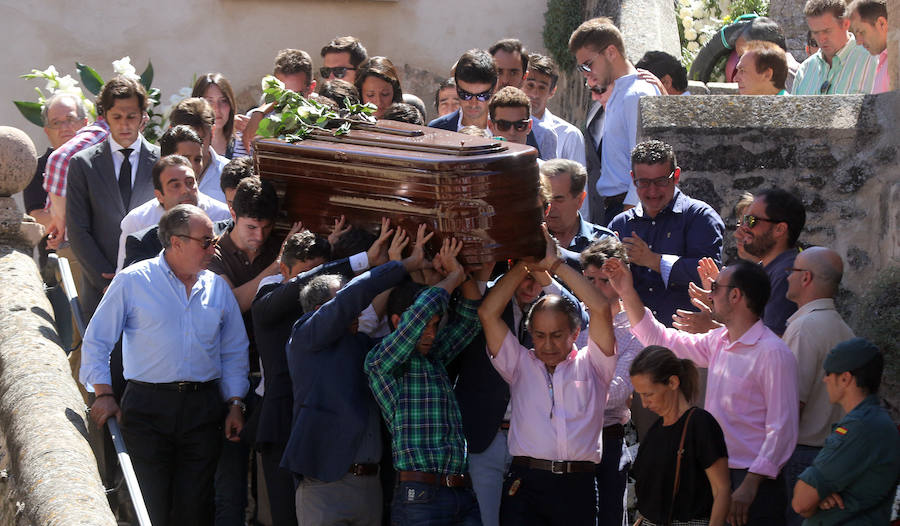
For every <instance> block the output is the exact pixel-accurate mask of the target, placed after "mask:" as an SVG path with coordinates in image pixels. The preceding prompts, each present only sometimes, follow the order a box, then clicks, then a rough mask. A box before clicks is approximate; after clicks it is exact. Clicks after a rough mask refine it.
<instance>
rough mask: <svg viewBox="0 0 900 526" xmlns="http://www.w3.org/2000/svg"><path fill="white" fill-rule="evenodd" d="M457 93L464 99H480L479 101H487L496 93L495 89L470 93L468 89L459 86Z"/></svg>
mask: <svg viewBox="0 0 900 526" xmlns="http://www.w3.org/2000/svg"><path fill="white" fill-rule="evenodd" d="M456 94H457V95H459V98H460V99H462V100H472V99H478V102H486V101H487V100H488V99H490V98H491V95H493V94H494V90H493V89H489V90H487V91H482V92H481V93H469V92H468V91H466V90H464V89H462V88H460V87H459V86H457V87H456Z"/></svg>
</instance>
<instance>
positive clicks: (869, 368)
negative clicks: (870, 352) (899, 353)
mask: <svg viewBox="0 0 900 526" xmlns="http://www.w3.org/2000/svg"><path fill="white" fill-rule="evenodd" d="M883 373H884V354H883V353H882V352H881V351H879V352H877V353H875V356H873V357H872V359H871V360H869V361H868V362H866V364H865V365H863V366H862V367H859V368H857V369H854V370H852V371H850V374H851V375H852V376H853V378H855V379H856V385H857V387H859V388H860V389H862V390H863V391H865V392H866V393H868V394H875V393H877V392H878V389H879V388H880V387H881V376H882V374H883Z"/></svg>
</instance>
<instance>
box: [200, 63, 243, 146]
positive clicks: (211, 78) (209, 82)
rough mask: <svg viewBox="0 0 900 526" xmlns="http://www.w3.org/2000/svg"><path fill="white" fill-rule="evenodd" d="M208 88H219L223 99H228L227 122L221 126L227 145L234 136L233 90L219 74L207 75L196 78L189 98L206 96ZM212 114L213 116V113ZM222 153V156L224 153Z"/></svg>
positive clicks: (234, 105) (234, 109)
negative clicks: (223, 96)
mask: <svg viewBox="0 0 900 526" xmlns="http://www.w3.org/2000/svg"><path fill="white" fill-rule="evenodd" d="M210 86H216V87H217V88H219V89H220V90H221V91H222V94H223V95H225V98H226V99H228V106H229V107H230V108H231V109H230V110H229V111H228V121H227V122H226V123H225V125H224V126H222V134H223V135H224V136H225V142H226V143H229V142H231V139H232V137H233V136H234V115H235V114H236V113H237V102H235V101H236V99H235V98H234V90H232V89H231V83H230V82H228V79H226V78H225V76H224V75H222V74H221V73H207V74H206V75H203V76H202V77H200V78H198V79H197V82H195V83H194V90H193V91H192V92H191V97H203V96H204V95H206V90H208V89H209V87H210ZM213 114H215V111H214V112H213ZM222 153H223V154H224V153H225V152H222Z"/></svg>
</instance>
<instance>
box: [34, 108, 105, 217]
mask: <svg viewBox="0 0 900 526" xmlns="http://www.w3.org/2000/svg"><path fill="white" fill-rule="evenodd" d="M107 135H109V126H108V125H107V124H106V121H105V120H103V118H102V117H101V118H99V119H97V122H95V123H93V124H88V125H87V126H85V127H84V128H81V129H80V130H78V133H76V134H75V136H74V137H72V138H71V139H69V140H68V141H66V143H65V144H63V145H62V146H60V147H59V148H57V149H56V150H54V152H53V153H51V154H50V158H49V159H47V168H46V169H45V170H44V190H46V191H47V192H49V193H51V194H54V195H58V196H60V197H65V196H66V175H67V174H68V173H69V160H70V159H71V158H72V156H73V155H75V154H76V153H78V152H80V151H81V150H85V149H87V148H90V147H91V146H93V145H95V144H99V143H101V142H103V140H104V139H106V137H107ZM49 206H50V201H49V200H48V201H47V207H49Z"/></svg>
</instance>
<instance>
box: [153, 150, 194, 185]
mask: <svg viewBox="0 0 900 526" xmlns="http://www.w3.org/2000/svg"><path fill="white" fill-rule="evenodd" d="M173 166H184V167H185V168H187V169H188V170H190V171H191V173H193V172H194V168H193V166H191V162H190V161H188V160H187V157H183V156H181V155H166V156H165V157H160V159H159V160H158V161H156V162H155V163H154V164H153V170H152V171H151V174H152V176H153V189H154V190H159V191H160V193H164V192H163V188H162V180H161V177H162V173H163V172H164V171H165V169H166V168H171V167H173Z"/></svg>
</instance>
